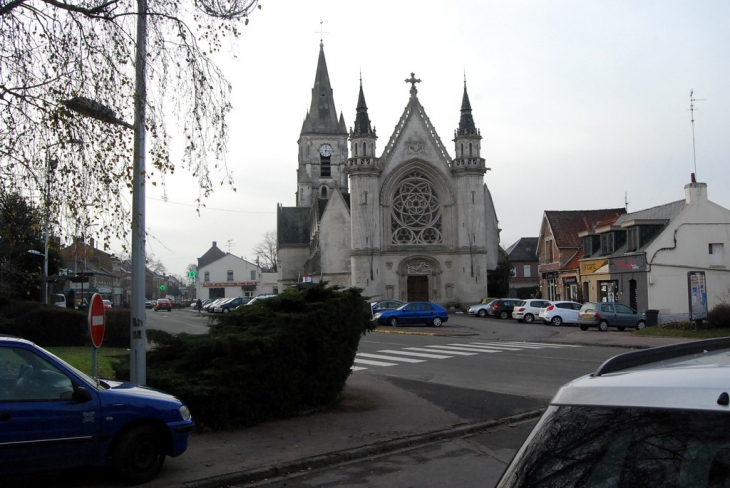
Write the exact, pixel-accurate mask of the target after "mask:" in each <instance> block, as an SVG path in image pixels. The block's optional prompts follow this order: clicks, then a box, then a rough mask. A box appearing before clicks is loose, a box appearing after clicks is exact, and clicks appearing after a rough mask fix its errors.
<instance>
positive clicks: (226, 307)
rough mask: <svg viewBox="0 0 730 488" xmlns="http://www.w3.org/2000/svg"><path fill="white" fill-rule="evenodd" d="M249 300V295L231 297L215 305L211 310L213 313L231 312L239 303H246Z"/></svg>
mask: <svg viewBox="0 0 730 488" xmlns="http://www.w3.org/2000/svg"><path fill="white" fill-rule="evenodd" d="M249 301H251V298H249V297H236V298H231V299H230V300H228V301H226V302H224V303H221V304H219V305H216V306H215V307H214V308H213V312H215V313H228V312H231V311H233V310H235V309H237V308H238V307H240V306H241V305H246V304H247V303H248V302H249Z"/></svg>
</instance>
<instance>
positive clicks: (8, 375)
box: [0, 347, 73, 401]
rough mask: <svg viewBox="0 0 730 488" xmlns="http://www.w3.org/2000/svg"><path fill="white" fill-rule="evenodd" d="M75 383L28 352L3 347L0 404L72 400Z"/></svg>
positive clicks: (1, 350) (0, 360)
mask: <svg viewBox="0 0 730 488" xmlns="http://www.w3.org/2000/svg"><path fill="white" fill-rule="evenodd" d="M72 394H73V384H72V383H71V379H70V378H69V377H68V376H66V375H65V374H64V373H62V372H61V371H60V370H59V369H58V368H56V367H55V366H53V365H52V364H51V363H49V362H48V361H46V360H45V359H43V358H42V357H40V356H38V355H37V354H35V353H34V352H31V351H28V350H27V349H22V348H14V347H0V401H45V400H61V399H70V398H71V395H72Z"/></svg>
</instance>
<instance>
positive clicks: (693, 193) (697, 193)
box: [684, 183, 707, 205]
mask: <svg viewBox="0 0 730 488" xmlns="http://www.w3.org/2000/svg"><path fill="white" fill-rule="evenodd" d="M684 198H685V200H686V201H687V205H697V204H702V203H707V183H689V184H687V185H684Z"/></svg>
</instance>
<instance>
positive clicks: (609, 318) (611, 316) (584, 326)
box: [578, 302, 646, 332]
mask: <svg viewBox="0 0 730 488" xmlns="http://www.w3.org/2000/svg"><path fill="white" fill-rule="evenodd" d="M578 325H579V326H580V329H581V330H588V329H589V328H590V327H598V330H600V331H601V332H604V331H606V330H608V328H609V327H616V328H617V329H618V330H625V329H626V328H627V327H630V328H632V329H637V330H638V329H643V328H644V327H646V315H644V314H643V313H637V312H636V310H634V309H633V308H631V307H627V306H626V305H624V304H622V303H614V302H586V303H584V304H583V306H582V307H581V308H580V311H579V312H578Z"/></svg>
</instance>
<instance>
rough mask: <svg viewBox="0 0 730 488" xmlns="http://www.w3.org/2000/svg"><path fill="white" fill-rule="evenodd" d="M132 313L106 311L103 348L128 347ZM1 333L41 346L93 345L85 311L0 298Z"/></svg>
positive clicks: (127, 311) (121, 310)
mask: <svg viewBox="0 0 730 488" xmlns="http://www.w3.org/2000/svg"><path fill="white" fill-rule="evenodd" d="M129 324H130V312H129V310H128V309H119V310H114V309H112V310H107V311H106V327H105V330H104V341H103V342H102V347H104V346H107V347H127V348H128V347H129V345H130V337H129V336H130V334H129ZM0 333H2V334H8V335H13V336H17V337H22V338H23V339H27V340H29V341H32V342H35V343H36V344H38V345H39V346H41V347H83V346H91V338H90V337H89V323H88V318H87V315H86V313H84V312H79V311H77V310H73V309H66V308H60V307H56V306H53V305H43V304H40V303H37V302H24V301H16V300H9V299H7V298H3V299H0Z"/></svg>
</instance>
